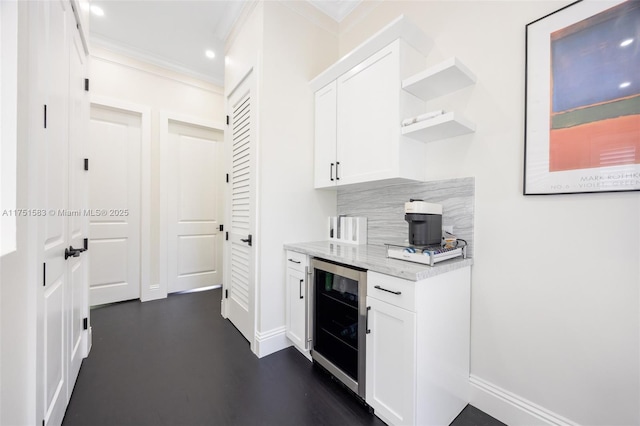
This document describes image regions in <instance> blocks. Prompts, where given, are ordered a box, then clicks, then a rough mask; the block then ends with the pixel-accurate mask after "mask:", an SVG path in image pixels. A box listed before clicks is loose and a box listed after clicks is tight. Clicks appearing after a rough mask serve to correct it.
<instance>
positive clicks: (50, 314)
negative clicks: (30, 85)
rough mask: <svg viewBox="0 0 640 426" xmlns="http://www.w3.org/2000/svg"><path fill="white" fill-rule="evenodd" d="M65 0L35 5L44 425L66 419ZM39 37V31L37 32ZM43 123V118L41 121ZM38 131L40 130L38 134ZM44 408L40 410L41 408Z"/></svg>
mask: <svg viewBox="0 0 640 426" xmlns="http://www.w3.org/2000/svg"><path fill="white" fill-rule="evenodd" d="M66 7H67V4H66V3H63V2H60V1H53V2H46V4H43V5H41V6H36V5H34V6H33V7H32V8H31V11H32V12H35V16H37V18H36V19H37V21H36V22H37V23H36V22H34V24H35V25H34V26H35V27H39V28H41V29H42V30H41V31H38V32H36V33H37V34H38V35H40V34H41V35H42V36H43V38H42V39H39V40H37V41H36V43H37V44H38V45H39V46H40V47H41V49H37V50H36V51H40V52H43V53H41V54H42V55H43V57H42V59H41V60H42V62H43V63H42V64H40V65H41V67H39V68H40V69H42V70H44V69H46V73H45V72H44V71H40V72H41V75H40V78H41V81H42V83H43V86H42V87H41V91H42V93H44V94H46V95H45V98H44V99H42V100H43V101H44V102H43V103H44V104H45V105H46V111H45V114H46V123H44V124H43V125H42V127H40V126H37V127H40V128H42V129H43V133H42V137H41V138H40V137H39V138H38V167H37V169H36V170H37V171H38V194H39V197H38V198H39V202H40V204H39V206H38V208H40V209H42V210H43V211H46V212H47V214H46V217H43V218H38V219H37V222H35V223H37V224H38V243H39V247H38V252H39V255H40V257H41V261H42V276H43V277H42V286H39V296H40V297H39V298H38V331H37V333H38V341H37V343H38V348H37V351H36V353H37V354H38V357H42V358H39V359H38V363H37V366H38V374H37V378H38V382H39V385H38V386H37V389H38V390H39V391H42V394H39V395H37V399H38V406H39V407H40V408H41V410H42V414H43V421H44V424H45V425H58V424H60V423H61V422H62V418H63V416H64V412H65V409H66V405H67V400H68V390H69V389H68V358H67V356H68V354H67V352H68V351H67V345H66V342H67V330H66V328H65V324H66V321H67V315H66V314H67V310H68V301H67V292H68V287H69V283H68V281H69V279H68V278H69V277H68V272H67V271H68V269H67V268H68V267H69V265H68V263H67V261H66V259H65V257H64V252H65V248H67V247H68V245H69V233H68V229H67V226H68V225H67V218H66V217H65V216H64V214H59V212H63V211H66V210H68V207H69V201H68V200H69V197H68V190H69V187H68V182H69V181H68V163H69V145H68V136H69V133H68V124H69V123H68V102H67V97H68V95H69V48H68V44H67V43H68V38H67V37H68V34H67V19H68V14H67V13H66V12H67V11H66V10H65V9H66ZM35 37H37V35H36V36H35ZM38 124H40V123H38ZM38 136H39V134H38ZM38 411H40V410H38Z"/></svg>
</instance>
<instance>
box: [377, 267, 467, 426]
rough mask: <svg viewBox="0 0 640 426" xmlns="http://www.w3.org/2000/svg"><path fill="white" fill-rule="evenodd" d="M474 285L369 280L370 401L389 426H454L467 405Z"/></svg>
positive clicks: (449, 280)
mask: <svg viewBox="0 0 640 426" xmlns="http://www.w3.org/2000/svg"><path fill="white" fill-rule="evenodd" d="M470 277H471V276H470V267H465V268H461V269H457V270H454V271H451V272H447V273H444V274H441V275H437V276H434V277H432V278H427V279H424V280H421V281H409V280H405V279H401V278H396V277H392V276H389V275H384V274H380V273H376V272H371V271H370V272H368V273H367V314H368V318H367V321H368V322H367V340H366V345H367V346H366V357H367V362H366V396H365V400H366V402H367V404H369V405H370V406H371V407H372V408H373V409H374V412H375V414H376V415H377V416H378V417H379V418H380V419H382V420H383V421H385V422H386V423H388V424H389V425H448V424H450V423H451V422H452V421H453V419H454V418H455V417H456V416H457V415H458V414H459V413H460V411H462V409H464V407H465V406H466V404H467V403H468V401H469V332H470V283H471V278H470Z"/></svg>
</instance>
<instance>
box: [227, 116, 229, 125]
mask: <svg viewBox="0 0 640 426" xmlns="http://www.w3.org/2000/svg"><path fill="white" fill-rule="evenodd" d="M228 125H229V116H228V115H227V126H228Z"/></svg>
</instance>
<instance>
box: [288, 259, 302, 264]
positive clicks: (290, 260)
mask: <svg viewBox="0 0 640 426" xmlns="http://www.w3.org/2000/svg"><path fill="white" fill-rule="evenodd" d="M289 262H293V263H297V264H300V261H299V260H293V259H289Z"/></svg>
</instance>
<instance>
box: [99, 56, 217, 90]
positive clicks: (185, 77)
mask: <svg viewBox="0 0 640 426" xmlns="http://www.w3.org/2000/svg"><path fill="white" fill-rule="evenodd" d="M91 59H92V60H94V61H102V62H107V63H112V64H118V65H120V66H123V67H127V68H130V69H133V70H136V71H140V72H144V73H147V74H151V75H154V76H157V77H161V78H165V79H167V80H171V81H175V82H178V83H181V84H185V85H188V86H192V87H195V88H197V89H200V90H206V91H208V92H211V93H215V94H218V95H223V94H224V89H223V85H222V84H219V83H215V82H212V81H210V80H206V79H203V78H201V77H199V76H198V75H197V73H194V72H189V71H188V70H187V72H183V71H179V70H176V69H173V68H169V67H167V66H162V65H159V64H156V63H151V62H149V61H144V60H141V59H140V58H138V57H134V56H131V55H126V54H124V53H121V52H115V51H113V50H111V49H108V48H106V47H102V46H96V45H92V46H91Z"/></svg>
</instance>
